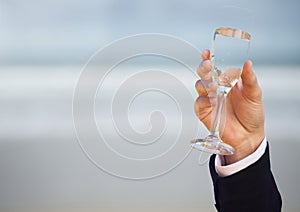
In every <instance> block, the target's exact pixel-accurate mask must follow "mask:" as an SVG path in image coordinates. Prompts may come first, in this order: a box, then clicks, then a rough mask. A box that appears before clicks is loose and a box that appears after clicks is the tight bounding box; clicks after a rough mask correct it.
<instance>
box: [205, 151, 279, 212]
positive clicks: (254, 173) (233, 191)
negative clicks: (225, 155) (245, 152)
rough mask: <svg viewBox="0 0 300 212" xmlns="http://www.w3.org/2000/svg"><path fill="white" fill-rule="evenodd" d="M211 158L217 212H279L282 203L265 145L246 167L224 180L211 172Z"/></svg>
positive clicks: (213, 170) (213, 164)
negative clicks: (258, 157)
mask: <svg viewBox="0 0 300 212" xmlns="http://www.w3.org/2000/svg"><path fill="white" fill-rule="evenodd" d="M215 157H216V156H215V155H212V156H211V158H210V162H209V168H210V173H211V177H212V180H213V185H214V193H215V201H216V208H217V210H218V211H230V212H233V211H242V212H244V211H256V212H259V211H272V212H273V211H274V212H276V211H281V206H282V200H281V196H280V193H279V191H278V189H277V186H276V183H275V180H274V177H273V175H272V172H271V166H270V158H269V146H267V148H266V151H265V153H264V154H263V156H262V157H261V158H260V159H259V160H258V161H256V162H255V163H254V164H252V165H250V166H249V167H247V168H245V169H243V170H241V171H239V172H237V173H235V174H233V175H230V176H227V177H219V176H218V174H217V173H216V170H215Z"/></svg>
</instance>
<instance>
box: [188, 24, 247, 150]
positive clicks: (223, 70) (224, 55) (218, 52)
mask: <svg viewBox="0 0 300 212" xmlns="http://www.w3.org/2000/svg"><path fill="white" fill-rule="evenodd" d="M250 38H251V36H250V34H249V33H247V32H245V31H243V30H240V29H234V28H228V27H227V28H225V27H222V28H218V29H216V30H215V32H214V37H213V42H212V48H211V54H210V59H211V62H212V70H211V76H212V81H214V82H216V83H217V84H218V88H217V97H216V98H217V99H216V100H217V101H216V105H215V106H214V108H213V121H212V125H211V129H210V133H209V135H208V136H207V137H206V138H204V139H195V140H193V141H192V144H191V145H192V147H193V148H195V149H197V150H200V151H204V152H208V153H212V154H219V155H232V154H234V148H233V147H231V146H230V145H228V144H226V143H224V142H223V141H222V140H221V138H220V134H221V132H220V129H221V123H225V121H224V120H225V114H224V111H225V110H224V108H223V107H224V106H225V100H226V96H227V94H228V93H229V92H230V90H231V89H232V88H233V87H234V86H235V84H236V83H237V81H238V80H239V78H240V76H241V73H242V66H243V64H244V62H245V61H246V59H247V55H248V50H249V44H250ZM236 104H238V102H236ZM222 119H223V120H222Z"/></svg>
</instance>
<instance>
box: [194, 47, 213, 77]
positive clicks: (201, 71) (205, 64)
mask: <svg viewBox="0 0 300 212" xmlns="http://www.w3.org/2000/svg"><path fill="white" fill-rule="evenodd" d="M209 57H210V52H209V50H204V51H203V52H202V59H203V61H202V62H201V64H200V66H199V67H198V70H197V73H198V75H199V77H200V78H201V79H202V80H211V73H210V71H211V68H212V64H211V61H210V60H209Z"/></svg>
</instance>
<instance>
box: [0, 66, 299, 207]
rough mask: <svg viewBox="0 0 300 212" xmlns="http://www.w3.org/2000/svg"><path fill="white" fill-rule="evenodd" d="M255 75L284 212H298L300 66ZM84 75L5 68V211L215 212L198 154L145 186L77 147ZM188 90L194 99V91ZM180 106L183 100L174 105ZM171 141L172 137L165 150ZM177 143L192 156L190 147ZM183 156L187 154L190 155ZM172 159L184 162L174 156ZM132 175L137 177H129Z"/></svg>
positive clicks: (62, 69) (72, 70) (1, 75)
mask: <svg viewBox="0 0 300 212" xmlns="http://www.w3.org/2000/svg"><path fill="white" fill-rule="evenodd" d="M254 68H255V72H256V73H257V75H258V79H259V83H260V85H261V87H262V90H263V98H264V104H265V113H266V134H267V138H268V140H269V142H270V147H271V159H272V170H273V173H274V175H275V178H276V180H277V183H278V187H279V190H280V192H281V194H282V197H283V209H284V210H283V211H298V210H299V209H300V206H299V203H298V199H297V198H298V197H297V196H298V195H297V194H298V193H299V190H300V187H299V184H298V179H299V178H300V169H299V167H298V166H296V165H293V164H294V163H297V161H298V160H299V159H300V157H299V154H298V151H299V150H300V143H299V138H298V132H299V130H300V127H299V124H298V120H300V110H299V106H300V96H299V91H300V84H299V83H297V82H298V79H299V77H300V72H299V66H288V67H286V66H271V65H270V66H257V67H256V66H255V67H254ZM80 71H81V67H79V66H47V67H43V66H31V67H30V66H22V67H2V69H1V72H0V90H1V94H0V100H1V104H0V108H1V109H0V114H1V123H0V129H1V131H0V151H1V154H0V169H1V172H0V173H1V174H0V175H1V177H0V178H1V180H0V188H1V192H0V210H1V211H40V210H43V211H153V210H155V211H183V210H184V211H215V209H214V206H213V204H214V201H213V191H212V183H211V179H210V177H209V172H208V167H207V163H204V164H200V165H199V163H198V160H199V155H200V153H199V152H197V151H192V152H190V153H189V154H188V156H187V157H186V158H185V159H184V160H183V161H182V162H181V163H180V164H179V165H178V166H176V168H174V169H172V170H171V171H170V172H168V173H166V174H163V175H161V176H159V177H156V178H153V179H148V180H140V181H136V180H126V179H122V178H118V177H116V176H112V175H110V174H108V173H106V172H104V171H103V170H101V169H99V168H98V167H96V166H95V165H94V164H93V163H92V162H91V161H90V160H89V159H88V158H87V157H86V155H85V153H84V152H83V150H82V149H81V148H80V146H79V144H78V141H77V138H76V134H75V130H74V125H73V120H72V98H73V92H74V88H75V86H76V82H77V79H78V77H79V75H80ZM124 71H125V72H126V70H124ZM127 71H128V70H127ZM175 72H177V73H180V70H177V71H174V73H175ZM180 76H181V77H184V76H185V75H184V74H182V75H180ZM145 80H147V79H145ZM193 80H196V77H194V78H193V77H188V75H187V79H186V82H189V81H190V82H192V81H193ZM182 81H185V80H184V79H183V80H182ZM169 86H170V87H172V84H170V85H169ZM175 89H176V88H175ZM187 89H188V90H191V91H192V90H193V89H194V84H192V83H191V84H190V85H188V87H187ZM106 94H107V93H106ZM107 95H108V96H109V95H110V94H107ZM156 95H157V94H156ZM193 95H194V96H193V97H196V96H195V94H193ZM154 97H155V95H154ZM180 98H183V97H182V96H177V97H176V99H177V100H179V99H180ZM153 104H155V99H153V100H151V97H149V98H148V100H147V101H144V100H143V101H142V104H141V105H139V107H141V108H144V107H146V106H147V105H148V106H149V105H150V106H151V105H153ZM167 104H168V103H167ZM170 104H171V103H170ZM188 104H189V103H188ZM167 107H169V106H168V105H167ZM172 107H173V106H172V105H170V108H172ZM136 108H138V106H136ZM191 108H192V105H191ZM157 109H158V110H159V109H161V108H157ZM130 114H131V116H132V117H131V118H132V122H134V123H133V125H134V128H135V129H145V128H147V126H144V125H145V122H146V123H147V119H148V117H145V114H143V113H140V112H139V110H138V109H136V110H135V111H133V112H131V113H130ZM167 116H171V117H173V118H174V117H177V116H178V114H177V112H176V110H172V109H171V110H170V111H169V114H167ZM138 118H142V120H140V121H138V120H139V119H138ZM194 118H195V117H188V119H191V123H195V122H194ZM100 119H101V118H100ZM192 119H193V120H192ZM172 120H173V119H172V118H171V121H170V122H167V124H166V128H167V129H172V127H173V128H174V127H177V123H175V121H176V119H174V120H175V121H174V120H173V122H172ZM191 127H193V126H191ZM167 132H168V131H167ZM111 133H112V134H115V133H114V132H113V131H112V132H111ZM168 133H169V134H170V135H169V138H170V136H172V134H176V133H177V132H176V131H175V130H174V129H173V130H171V131H169V132H168ZM201 133H202V134H203V135H205V134H206V130H205V129H204V128H203V126H200V134H201ZM110 138H114V136H111V137H110ZM116 139H117V138H116ZM167 140H168V137H166V138H163V139H162V140H160V142H169V141H167ZM179 142H181V144H180V145H183V147H184V148H186V149H189V141H188V140H186V141H182V140H180V141H179ZM159 148H160V147H158V150H159ZM123 150H124V149H123ZM156 150H157V149H156ZM119 151H122V149H121V150H119ZM177 151H178V153H179V154H182V151H185V150H182V151H181V150H177ZM99 154H104V153H102V152H99ZM150 154H151V152H150ZM204 157H206V158H207V157H208V155H206V156H204ZM170 159H172V160H177V159H178V157H177V156H176V155H172V156H171V158H170ZM163 160H164V159H163V158H161V161H160V163H161V164H163V163H164V161H163ZM203 161H204V160H203ZM110 165H111V166H115V167H116V169H115V170H118V169H122V167H118V165H117V164H110ZM161 166H163V165H161ZM166 166H168V164H167V165H166ZM163 168H164V167H163ZM131 172H133V173H134V170H126V172H125V173H131Z"/></svg>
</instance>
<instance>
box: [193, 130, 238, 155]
mask: <svg viewBox="0 0 300 212" xmlns="http://www.w3.org/2000/svg"><path fill="white" fill-rule="evenodd" d="M191 146H192V147H193V148H194V149H197V150H199V151H203V152H207V153H211V154H217V155H233V154H234V148H233V147H231V146H230V145H228V144H226V143H224V142H223V141H222V140H221V139H219V138H218V137H216V136H213V135H209V136H207V137H206V138H205V139H195V140H193V141H192V142H191Z"/></svg>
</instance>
